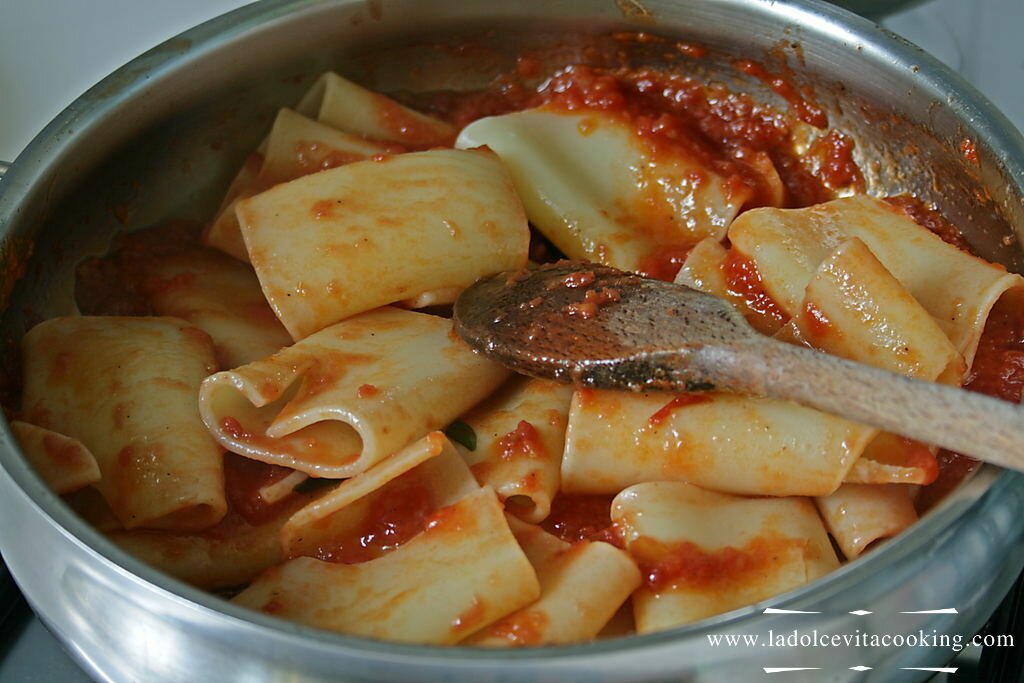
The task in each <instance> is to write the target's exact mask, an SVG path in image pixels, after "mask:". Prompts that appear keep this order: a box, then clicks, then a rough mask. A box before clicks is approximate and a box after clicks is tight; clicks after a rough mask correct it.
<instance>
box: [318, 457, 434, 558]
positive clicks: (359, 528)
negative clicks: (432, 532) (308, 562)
mask: <svg viewBox="0 0 1024 683" xmlns="http://www.w3.org/2000/svg"><path fill="white" fill-rule="evenodd" d="M434 512H435V504H434V501H433V497H432V495H431V492H430V489H429V488H427V487H426V486H424V485H423V483H422V482H420V481H419V480H418V479H417V478H415V477H410V476H409V474H408V473H407V474H406V475H403V476H401V477H399V478H398V479H395V480H394V481H392V482H391V483H390V484H388V485H387V487H385V488H384V489H383V490H381V491H380V493H379V495H376V496H375V498H374V500H373V502H372V503H371V504H370V506H369V509H368V510H367V512H366V516H365V518H364V519H363V520H362V522H361V523H360V524H358V525H356V526H355V527H353V528H352V529H349V530H348V531H347V532H346V533H343V534H340V535H338V536H336V537H334V538H333V539H331V540H330V541H329V542H327V543H324V544H321V545H320V547H319V548H317V549H316V552H315V553H314V557H316V558H317V559H319V560H323V561H324V562H337V563H339V564H359V563H362V562H367V561H369V560H373V559H376V558H378V557H381V556H383V555H384V554H386V553H389V552H391V551H392V550H394V549H395V548H397V547H399V546H400V545H402V544H403V543H406V542H408V541H410V540H411V539H412V538H413V537H415V536H416V535H417V534H419V533H420V532H421V531H423V530H425V529H426V528H427V525H428V523H429V522H430V519H431V515H432V514H434Z"/></svg>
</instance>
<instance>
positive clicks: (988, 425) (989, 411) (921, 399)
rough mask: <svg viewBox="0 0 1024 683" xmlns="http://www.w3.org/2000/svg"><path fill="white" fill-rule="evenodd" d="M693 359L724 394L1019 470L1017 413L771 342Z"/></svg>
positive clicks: (1023, 463) (1023, 455) (1023, 425)
mask: <svg viewBox="0 0 1024 683" xmlns="http://www.w3.org/2000/svg"><path fill="white" fill-rule="evenodd" d="M693 360H694V361H695V362H696V363H698V364H699V365H700V366H701V368H702V369H703V370H705V372H706V373H707V374H708V376H709V379H712V380H715V379H716V378H717V379H718V380H719V381H717V382H715V383H716V384H717V385H718V386H720V387H722V388H728V389H729V390H732V391H738V392H742V393H749V394H755V395H760V396H770V397H773V398H783V399H789V400H792V401H796V402H797V403H800V404H802V405H805V406H808V407H811V408H816V409H818V410H821V411H824V412H827V413H832V414H833V415H840V416H842V417H846V418H849V419H851V420H854V421H856V422H861V423H863V424H867V425H871V426H873V427H879V428H881V429H884V430H886V431H890V432H895V433H896V434H902V435H903V436H907V437H910V438H913V439H917V440H919V441H923V442H925V443H929V444H934V445H937V446H942V447H944V448H948V449H950V450H953V451H956V452H958V453H963V454H965V455H970V456H973V457H975V458H978V459H979V460H984V461H985V462H990V463H993V464H995V465H1002V466H1003V467H1009V468H1012V469H1015V470H1022V471H1024V410H1022V409H1021V408H1020V407H1018V406H1016V405H1014V404H1012V403H1009V402H1006V401H1000V400H998V399H994V398H989V397H988V396H983V395H981V394H976V393H972V392H969V391H965V390H963V389H957V388H954V387H950V386H946V385H942V384H935V383H932V382H924V381H921V380H916V379H911V378H909V377H904V376H902V375H897V374H895V373H891V372H886V371H884V370H879V369H877V368H873V367H870V366H867V365H861V364H859V363H853V362H851V361H848V360H845V359H842V358H837V357H835V356H830V355H827V354H824V353H819V352H817V351H812V350H810V349H806V348H802V347H798V346H792V345H790V344H784V343H782V342H777V341H773V340H767V341H765V342H759V343H754V344H750V345H738V346H733V347H718V348H711V347H705V348H703V349H701V350H700V351H699V352H697V353H696V354H695V355H694V358H693Z"/></svg>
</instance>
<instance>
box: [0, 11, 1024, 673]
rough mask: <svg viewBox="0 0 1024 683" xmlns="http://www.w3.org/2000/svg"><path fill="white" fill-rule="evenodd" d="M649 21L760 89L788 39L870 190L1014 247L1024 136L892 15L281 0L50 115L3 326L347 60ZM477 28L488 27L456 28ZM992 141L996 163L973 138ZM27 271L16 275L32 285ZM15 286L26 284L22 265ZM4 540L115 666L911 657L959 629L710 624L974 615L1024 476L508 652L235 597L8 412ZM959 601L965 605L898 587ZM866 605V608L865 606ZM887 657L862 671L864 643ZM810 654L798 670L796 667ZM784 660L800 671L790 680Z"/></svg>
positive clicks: (909, 661)
mask: <svg viewBox="0 0 1024 683" xmlns="http://www.w3.org/2000/svg"><path fill="white" fill-rule="evenodd" d="M624 28H631V29H634V30H643V31H651V32H657V33H662V34H665V35H671V36H675V37H677V38H679V39H683V40H687V41H691V42H698V43H701V44H704V45H706V46H708V47H710V48H712V49H713V52H712V55H711V56H709V57H708V58H706V59H704V60H700V61H699V62H694V63H692V64H677V65H676V67H677V68H684V67H685V68H687V69H693V70H694V71H695V72H697V73H699V74H701V75H702V76H703V77H705V78H712V79H715V80H720V81H725V82H727V83H732V84H735V85H738V86H739V87H743V88H745V89H748V90H752V91H755V92H758V93H761V94H762V95H763V96H764V97H766V98H769V99H770V93H767V92H764V91H763V90H762V89H761V88H760V86H759V85H758V84H756V83H750V82H747V81H744V80H743V79H741V78H740V77H739V76H738V75H737V74H736V73H735V72H734V71H733V70H732V68H731V67H730V65H729V63H730V59H729V58H727V57H725V56H723V55H726V54H727V55H731V56H735V57H741V56H742V57H753V58H755V59H761V60H765V61H768V62H770V63H771V62H773V61H774V62H777V61H778V60H779V59H780V58H781V57H783V56H784V57H786V58H787V59H788V62H789V65H790V67H791V68H792V69H793V71H794V73H795V75H796V77H797V78H798V80H802V81H803V82H807V83H810V84H812V85H814V87H815V89H816V92H817V95H818V99H819V100H820V101H821V103H822V104H824V105H825V106H826V107H827V108H828V109H829V111H830V112H831V116H832V120H833V123H835V124H837V125H839V126H840V127H842V128H844V129H845V130H847V131H849V132H851V133H852V134H853V135H854V136H855V137H856V138H857V140H858V150H859V154H860V157H859V158H860V161H861V162H862V166H863V167H864V169H865V171H866V176H867V179H868V183H869V186H870V189H871V191H873V192H879V193H892V192H898V191H915V192H917V193H919V194H920V195H921V196H923V197H924V198H925V199H927V200H931V201H934V202H936V203H937V204H938V205H939V206H940V207H941V208H942V209H943V210H944V211H945V213H946V215H947V216H948V217H950V218H951V219H953V221H954V222H956V223H957V224H959V225H960V226H961V227H962V228H963V230H964V231H965V232H966V234H967V236H968V237H969V239H970V240H971V241H972V243H973V244H974V245H975V246H976V247H977V249H978V250H979V251H980V253H981V254H982V255H984V256H986V257H988V258H991V259H995V260H999V261H1002V262H1003V263H1005V264H1006V265H1007V266H1009V267H1011V268H1013V269H1016V270H1020V269H1021V265H1022V263H1024V260H1022V257H1024V252H1022V250H1021V248H1020V246H1019V244H1018V242H1017V238H1018V234H1020V232H1021V230H1022V229H1024V140H1022V139H1021V136H1020V135H1019V134H1018V133H1017V132H1016V131H1015V130H1014V129H1013V127H1012V126H1011V124H1010V123H1009V122H1008V121H1006V119H1005V118H1004V117H1003V116H1001V115H1000V114H999V113H998V112H996V111H995V110H994V109H993V108H992V106H991V105H990V104H989V103H988V102H987V101H986V100H984V98H982V97H981V96H980V95H979V94H978V93H977V92H976V91H974V90H973V89H972V88H971V87H970V86H969V85H967V84H966V83H965V82H963V81H962V80H961V79H959V78H958V77H957V76H956V75H954V74H953V73H951V72H950V71H948V70H947V69H945V68H944V67H942V66H941V65H940V64H939V63H938V62H936V61H935V60H933V59H931V58H930V57H928V56H927V55H925V54H924V53H922V52H921V51H920V50H918V49H917V48H915V47H913V46H912V45H909V44H907V43H905V42H904V41H902V40H900V39H899V38H897V37H895V36H892V35H890V34H888V33H886V32H885V31H884V30H882V29H880V28H878V27H876V26H874V25H873V24H871V23H869V22H867V21H865V20H862V19H859V18H857V17H855V16H854V15H851V14H848V13H846V12H843V11H841V10H838V9H836V8H834V7H832V6H829V5H826V4H824V3H821V2H814V1H813V0H787V1H782V0H776V1H769V0H671V1H670V0H644V1H643V2H642V3H641V2H640V1H639V0H617V2H612V1H611V0H542V1H541V0H537V1H531V2H520V3H509V2H503V1H501V0H475V1H474V2H458V1H455V0H417V1H413V0H367V1H366V2H363V1H361V0H359V1H357V0H322V1H316V0H267V1H266V2H262V3H259V4H257V5H254V6H250V7H246V8H244V9H241V10H238V11H236V12H233V13H231V14H229V15H226V16H224V17H221V18H219V19H216V20H214V21H211V22H209V23H207V24H203V25H202V26H199V27H197V28H195V29H193V30H191V31H188V32H186V33H184V34H182V35H181V36H179V37H178V38H175V39H173V40H171V41H168V42H167V43H164V44H163V45H161V46H159V47H158V48H156V49H154V50H153V51H151V52H149V53H147V54H145V55H143V56H142V57H140V58H138V59H137V60H135V61H133V62H131V63H130V64H128V65H126V66H125V67H122V68H121V69H119V70H118V71H116V72H115V73H113V74H112V75H111V76H109V77H108V78H106V79H105V80H104V81H102V82H101V83H100V84H98V85H97V86H96V87H94V88H93V89H91V90H90V91H89V92H88V93H86V94H85V95H83V96H82V97H81V98H79V99H78V100H77V101H76V102H75V103H74V104H72V105H71V106H70V107H69V108H68V109H67V110H66V111H65V112H64V113H62V114H61V115H60V116H59V117H58V118H57V119H56V120H54V121H53V122H52V123H51V124H50V125H49V126H48V127H47V128H46V129H45V130H44V131H43V132H42V133H41V134H40V135H39V137H37V138H36V139H35V140H34V141H33V142H32V144H31V145H30V146H29V147H28V149H26V151H25V152H24V153H23V154H22V155H21V156H20V157H19V158H18V159H17V161H16V163H15V164H14V166H13V167H12V168H11V169H10V170H9V171H8V173H7V174H6V176H5V177H4V178H3V180H2V181H0V308H3V307H5V311H4V313H3V317H2V319H0V330H2V335H0V341H2V348H3V349H4V354H5V355H4V356H3V357H4V359H5V360H4V363H5V367H8V366H9V364H10V363H13V360H12V359H11V358H10V356H8V355H6V354H7V353H8V351H9V350H10V349H11V348H13V347H14V346H15V345H16V341H17V339H18V338H19V337H20V336H21V335H22V334H23V333H24V331H25V329H26V328H27V327H28V326H30V325H31V324H33V323H34V322H36V321H38V320H39V319H41V318H44V317H48V316H51V315H56V314H61V313H67V312H70V311H71V310H73V308H72V307H73V303H72V296H71V295H72V283H73V277H72V275H73V270H74V266H75V264H76V263H77V262H78V261H80V260H81V259H82V258H83V257H85V256H87V255H91V254H98V253H102V252H103V251H105V250H106V248H107V245H108V242H109V238H110V235H111V234H112V233H113V232H115V231H117V230H120V229H125V228H127V229H131V228H135V227H140V226H144V225H148V224H151V223H154V222H157V221H159V220H161V219H164V218H168V217H196V218H200V217H204V216H208V215H209V213H210V212H211V211H212V210H213V208H214V207H215V205H216V203H217V201H218V200H219V198H220V195H221V194H222V192H223V189H224V187H225V184H226V182H227V179H228V178H229V177H230V175H231V174H232V173H233V172H234V170H235V169H236V168H237V165H238V164H239V162H240V160H241V159H242V158H243V157H244V155H245V153H246V152H247V151H248V150H249V149H251V148H252V147H253V146H254V145H255V143H256V141H257V140H258V139H259V137H260V135H261V134H262V132H263V130H264V129H265V127H266V125H267V124H268V122H269V121H270V120H271V117H272V115H273V112H274V111H275V109H276V108H277V107H278V106H280V105H282V104H287V103H290V102H292V101H294V100H295V98H296V97H297V96H298V94H299V93H300V92H301V91H302V90H303V89H304V88H305V87H306V86H307V85H308V83H309V80H308V78H306V79H305V80H303V79H299V78H296V77H297V76H300V75H307V76H309V75H312V74H315V73H316V72H317V71H319V70H322V69H325V68H329V67H330V68H336V69H338V70H339V71H341V72H343V73H346V74H348V75H350V76H352V77H354V78H356V79H358V80H360V81H362V82H364V83H366V84H367V85H369V86H371V87H376V88H379V89H382V90H385V91H411V90H430V89H443V88H449V87H463V88H472V87H474V86H476V85H478V84H481V83H483V82H485V81H486V80H487V78H489V77H490V76H491V75H493V74H494V73H496V72H498V71H500V70H502V69H503V68H506V67H507V66H508V65H509V60H510V56H511V55H513V54H515V53H516V52H517V51H518V50H519V49H521V48H524V47H537V46H541V45H552V44H557V45H559V46H560V47H559V48H558V49H556V50H553V51H549V52H551V55H550V56H551V58H552V59H553V60H557V59H564V60H569V59H577V60H581V61H594V60H598V61H604V62H615V61H619V60H623V59H624V60H627V61H631V62H633V63H649V62H660V61H663V60H664V56H663V55H662V54H661V52H663V51H661V52H659V51H658V50H652V49H649V48H644V47H643V46H639V47H636V48H635V49H632V50H630V51H627V53H625V54H623V51H622V50H621V45H620V44H618V43H615V41H613V40H610V39H609V38H608V37H607V36H608V34H609V32H610V31H612V30H621V29H624ZM466 40H471V41H475V43H476V44H477V48H476V49H473V50H451V49H447V48H445V47H444V44H445V43H446V42H451V41H454V42H456V43H458V42H465V41H466ZM965 138H969V139H971V140H973V141H975V142H976V144H977V149H978V155H979V159H980V164H979V165H977V166H976V165H974V164H972V163H970V162H969V161H968V160H967V159H965V158H964V157H963V155H962V154H961V153H960V151H959V149H960V144H961V143H962V141H963V140H964V139H965ZM15 280H17V283H16V284H15ZM12 288H13V290H12ZM0 465H2V473H0V546H2V550H3V553H4V557H5V559H6V560H7V562H8V564H9V566H10V569H11V572H12V573H13V575H14V576H15V578H16V579H17V581H18V583H19V584H20V586H21V588H22V589H23V591H24V592H25V594H26V596H27V597H28V599H29V601H30V602H31V604H32V606H33V607H34V608H35V609H36V611H37V612H38V613H39V615H40V616H41V618H42V619H43V620H44V621H45V622H46V624H47V625H48V626H49V627H50V628H51V629H52V630H53V631H54V633H55V634H56V635H57V637H58V638H60V639H61V640H62V641H63V642H64V644H65V645H66V646H67V647H68V649H69V650H70V652H71V653H72V655H73V656H74V657H75V658H76V660H77V661H78V662H79V663H81V664H82V665H83V666H84V667H85V668H86V669H88V670H89V671H90V672H91V673H92V674H93V675H95V676H96V677H98V678H102V679H107V680H116V681H129V680H144V681H207V680H210V681H213V680H216V681H228V680H239V681H241V680H287V681H315V680H345V681H396V680H430V681H442V680H443V681H467V682H470V681H472V682H474V683H475V682H478V681H554V680H557V681H560V682H561V683H565V682H568V681H627V680H628V681H639V680H644V681H647V680H673V681H680V680H686V681H740V680H742V681H746V680H756V677H757V676H759V675H761V673H762V667H787V666H790V667H796V666H799V667H819V669H817V670H816V671H811V672H809V673H806V674H800V673H791V674H788V676H789V677H788V678H787V679H786V680H831V681H845V680H857V681H886V680H900V681H912V680H921V679H923V678H926V677H927V676H928V675H930V674H928V673H927V672H921V671H916V672H911V671H905V670H900V667H929V666H932V667H935V666H942V665H943V664H944V663H945V662H946V661H948V659H950V658H951V657H952V655H953V652H951V651H950V650H949V649H946V648H940V649H931V648H920V647H918V648H911V647H903V648H900V647H890V648H815V647H805V648H799V647H798V648H795V649H793V648H785V647H781V648H728V647H717V648H716V647H712V646H711V645H709V642H708V640H707V637H706V636H707V634H709V633H711V634H726V633H730V634H732V633H748V634H754V633H757V634H761V635H762V637H764V636H765V635H766V634H767V633H768V631H769V629H773V630H774V632H775V633H776V634H778V633H787V634H788V633H790V632H791V631H792V630H793V629H794V628H799V629H801V630H802V632H805V633H810V631H811V630H813V629H815V628H817V629H818V631H819V632H820V633H851V634H852V633H855V632H856V631H857V630H858V629H860V630H861V631H862V632H869V633H870V632H877V633H879V634H882V633H890V634H908V633H917V632H918V630H923V631H924V632H926V633H930V632H931V631H932V629H936V630H937V631H938V632H940V633H959V634H969V633H973V632H974V631H975V630H976V629H977V628H978V627H979V626H980V625H981V624H982V623H983V622H984V620H985V618H986V617H987V616H988V614H990V613H991V611H992V609H993V608H994V606H995V604H996V603H997V602H998V600H999V598H1000V597H1001V596H1002V595H1003V594H1004V593H1005V591H1006V590H1007V588H1008V587H1009V585H1010V583H1011V582H1012V580H1013V579H1014V578H1015V577H1016V575H1017V574H1018V573H1019V571H1020V568H1021V565H1022V563H1024V543H1022V539H1024V525H1021V523H1020V520H1021V519H1022V517H1024V478H1022V477H1021V476H1020V475H1016V474H1011V473H1007V472H1000V471H998V470H996V469H994V468H984V469H983V470H982V471H981V472H979V473H978V474H977V475H976V476H975V477H974V478H973V479H972V480H971V481H969V482H968V483H967V484H966V485H964V486H962V487H961V488H960V489H959V490H957V491H956V492H955V493H954V494H953V495H952V496H950V497H949V498H948V499H947V500H946V501H945V502H944V503H943V504H942V505H941V506H939V507H938V508H937V509H935V510H933V511H932V512H931V513H930V514H929V515H927V516H926V518H925V519H923V520H922V521H921V522H920V523H919V524H917V525H916V527H915V528H914V529H913V530H912V531H911V532H909V533H907V534H905V535H904V536H901V537H900V538H898V539H897V540H895V541H893V542H890V543H888V544H886V545H884V546H883V547H881V548H879V549H878V550H876V551H874V552H872V553H870V554H868V555H867V556H866V557H864V558H862V559H860V560H858V561H856V562H853V563H850V564H848V565H846V566H844V567H843V568H842V569H840V570H839V571H837V572H835V573H833V574H831V575H829V576H828V577H826V578H825V579H823V580H821V581H818V582H816V583H814V584H812V585H809V586H805V587H803V588H801V589H799V590H796V591H793V592H791V593H789V594H787V595H784V596H780V597H779V598H776V599H773V600H772V601H771V602H772V606H773V607H779V608H787V609H798V610H809V611H815V612H818V613H819V614H816V615H812V616H800V617H797V616H791V615H789V616H787V615H783V616H778V615H763V614H761V612H762V609H763V607H764V605H760V606H751V607H748V608H744V609H741V610H737V611H735V612H731V613H729V614H725V615H721V616H719V617H716V618H714V619H712V620H709V621H705V622H701V623H699V624H695V625H693V626H690V627H686V628H681V629H677V630H674V631H670V632H666V633H660V634H656V635H649V636H643V637H636V638H628V639H620V640H611V641H604V642H596V643H591V644H586V645H579V646H573V647H558V648H543V649H535V650H528V651H515V652H490V651H476V650H469V649H463V648H454V649H453V648H443V649H442V648H433V647H416V646H405V645H396V644H390V643H383V642H376V641H369V640H363V639H357V638H347V637H343V636H337V635H332V634H328V633H324V632H320V631H315V630H311V629H307V628H303V627H300V626H297V625H294V624H290V623H284V622H281V621H278V620H275V619H273V618H270V617H267V616H263V615H259V614H254V613H250V612H248V611H245V610H242V609H239V608H236V607H234V606H232V605H230V604H228V603H226V602H224V601H222V600H220V599H219V598H217V597H214V596H212V595H208V594H206V593H203V592H200V591H197V590H195V589H192V588H190V587H189V586H186V585H184V584H182V583H180V582H178V581H175V580H173V579H170V578H168V577H166V576H164V575H162V574H160V573H158V572H156V571H154V570H153V569H151V568H149V567H147V566H144V565H142V564H141V563H139V562H137V561H135V560H134V559H132V558H131V557H128V556H127V555H125V554H124V553H122V552H121V551H119V550H118V549H117V548H115V547H114V546H113V545H111V544H110V543H108V542H107V541H106V540H104V538H103V537H102V536H101V535H100V534H98V533H96V532H95V531H93V530H92V529H91V528H89V527H88V526H87V525H86V524H84V523H83V522H82V521H81V520H79V519H78V518H76V517H75V516H74V515H73V514H72V513H71V511H70V510H69V509H68V508H67V507H66V506H65V505H64V504H63V503H62V501H61V500H60V499H59V498H58V497H56V496H55V495H53V494H52V493H51V492H49V491H48V490H47V489H46V487H45V486H44V485H43V484H42V482H41V481H40V480H39V479H38V478H37V477H36V475H35V474H34V473H33V472H32V471H31V470H30V468H29V467H28V466H27V465H26V463H25V462H24V460H23V459H22V457H21V455H20V454H19V452H18V449H17V446H16V445H15V443H14V442H13V440H12V439H11V435H10V432H9V431H8V429H7V427H6V424H0ZM938 608H955V609H956V610H957V613H956V614H948V613H947V614H931V615H904V614H900V612H906V611H916V610H933V609H938ZM854 610H868V611H870V612H871V614H867V615H851V614H850V613H849V612H851V611H854ZM858 665H860V666H870V667H873V668H872V669H871V670H870V671H866V672H859V671H851V670H849V668H848V667H855V666H858ZM801 675H806V677H805V678H800V676H801ZM780 680H781V679H780Z"/></svg>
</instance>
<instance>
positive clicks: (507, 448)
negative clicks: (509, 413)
mask: <svg viewBox="0 0 1024 683" xmlns="http://www.w3.org/2000/svg"><path fill="white" fill-rule="evenodd" d="M497 448H498V453H499V454H500V455H501V459H502V460H516V459H518V458H544V457H547V451H546V449H545V448H544V442H543V441H541V439H540V433H539V432H538V431H537V428H536V427H534V426H533V425H532V424H530V423H529V422H527V421H526V420H520V421H519V424H518V425H517V426H516V428H515V429H514V430H512V431H511V432H509V433H508V434H506V435H505V436H503V437H501V438H500V439H498V443H497Z"/></svg>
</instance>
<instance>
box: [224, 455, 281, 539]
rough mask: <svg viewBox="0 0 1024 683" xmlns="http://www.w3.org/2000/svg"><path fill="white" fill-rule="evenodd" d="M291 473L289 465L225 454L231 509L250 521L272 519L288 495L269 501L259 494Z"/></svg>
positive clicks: (225, 480)
mask: <svg viewBox="0 0 1024 683" xmlns="http://www.w3.org/2000/svg"><path fill="white" fill-rule="evenodd" d="M292 472H293V470H291V469H290V468H288V467H280V466H278V465H268V464H266V463H263V462H260V461H258V460H252V459H251V458H245V457H242V456H240V455H235V454H234V453H225V454H224V491H225V493H226V494H227V498H228V503H229V504H230V506H231V509H232V510H233V511H234V512H236V513H238V514H239V515H241V516H242V518H243V519H245V521H246V522H248V523H250V524H262V523H263V522H267V521H270V520H271V519H272V518H273V517H274V516H275V515H276V514H277V513H278V512H279V511H280V510H281V508H282V505H283V504H285V503H287V502H288V497H287V496H286V497H285V499H284V500H281V501H278V502H277V503H273V504H271V503H267V502H266V501H265V500H263V498H262V497H261V496H260V489H262V488H263V487H265V486H269V485H271V484H273V483H274V482H278V481H281V480H282V479H284V478H285V477H287V476H288V475H289V474H291V473H292Z"/></svg>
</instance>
